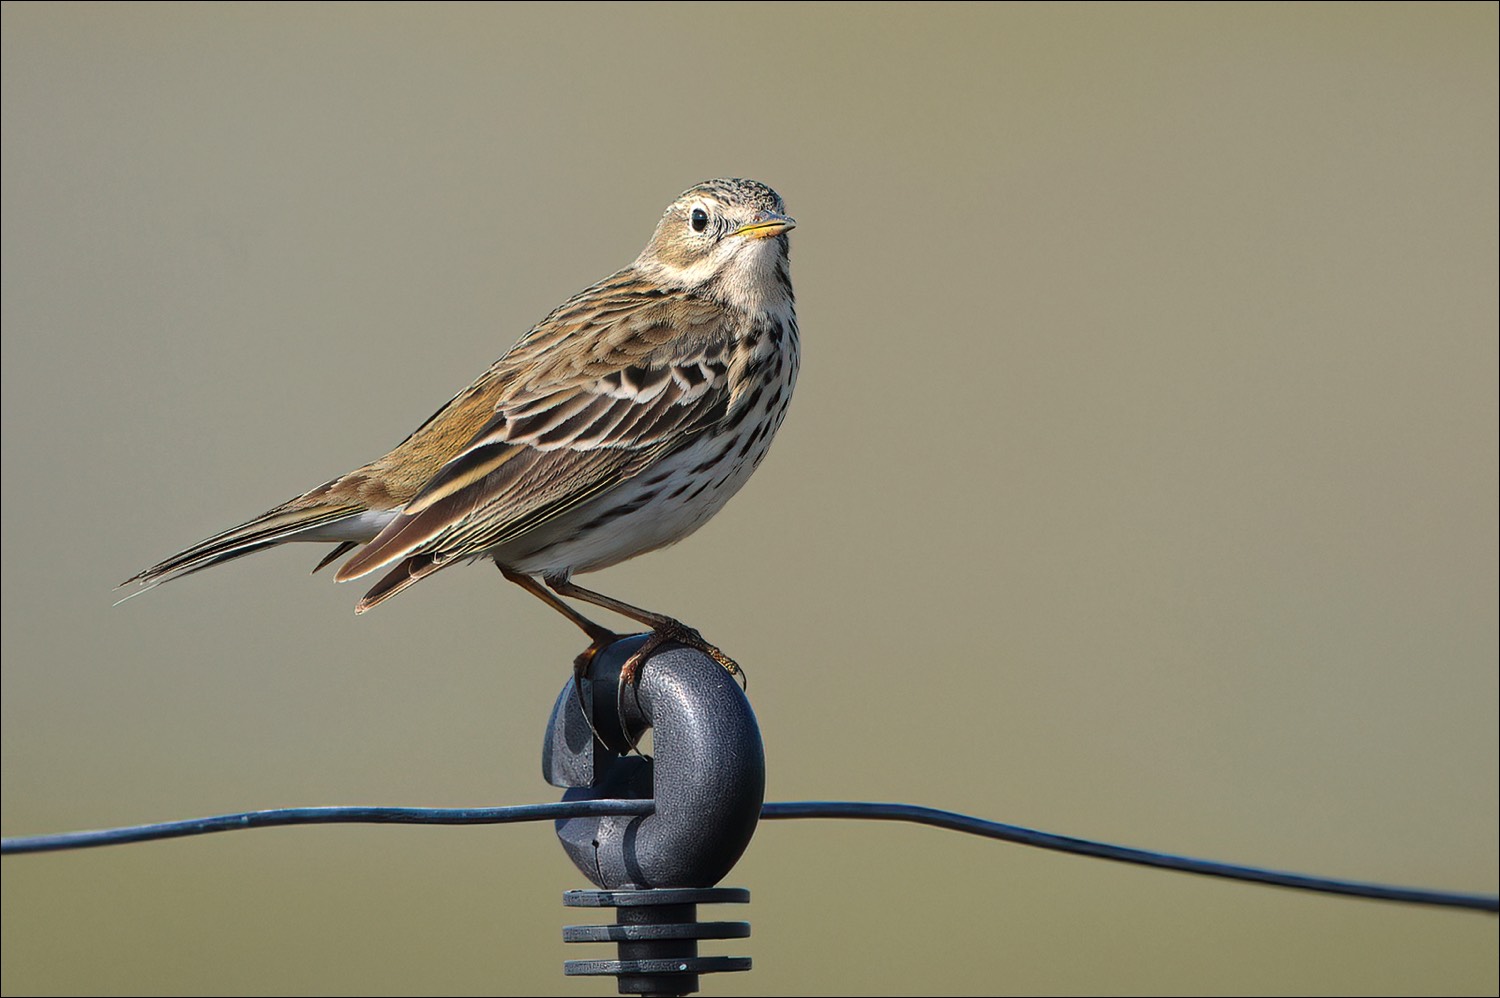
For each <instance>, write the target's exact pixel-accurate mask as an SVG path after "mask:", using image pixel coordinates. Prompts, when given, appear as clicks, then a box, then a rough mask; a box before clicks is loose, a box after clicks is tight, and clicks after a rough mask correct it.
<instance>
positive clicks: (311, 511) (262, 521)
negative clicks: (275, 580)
mask: <svg viewBox="0 0 1500 998" xmlns="http://www.w3.org/2000/svg"><path fill="white" fill-rule="evenodd" d="M363 512H365V507H363V506H321V507H320V506H312V507H307V508H303V509H284V508H280V507H278V508H277V509H273V510H271V511H270V512H268V513H264V514H262V515H261V516H258V517H256V518H255V519H253V520H250V521H248V522H246V523H242V524H240V525H239V526H237V527H230V528H229V529H228V530H225V531H223V532H222V533H218V534H215V535H214V536H212V537H210V538H208V539H207V540H203V541H199V542H198V543H197V544H194V545H193V546H192V547H190V548H187V549H186V550H184V551H179V552H178V553H177V554H174V555H173V556H172V557H170V558H168V559H166V560H165V561H161V562H158V563H157V564H155V565H152V566H151V567H150V568H148V569H146V570H145V571H143V572H139V573H137V574H135V575H132V576H131V577H130V578H128V579H126V580H125V581H124V582H122V583H120V586H121V587H124V586H129V585H137V586H139V587H140V590H139V592H145V591H146V590H147V589H153V588H155V587H156V586H159V585H161V584H162V583H163V582H169V581H171V580H172V579H180V578H182V577H183V576H185V575H192V574H193V573H194V572H201V571H203V570H204V569H205V568H212V567H213V566H215V565H222V564H223V563H224V562H226V561H233V560H234V559H235V558H243V557H244V556H245V555H247V554H253V553H254V552H256V551H261V550H264V549H265V548H268V547H274V546H275V545H277V544H282V543H285V542H286V541H293V540H304V539H305V540H312V539H314V538H311V537H303V535H304V534H308V533H309V532H312V531H317V530H319V529H320V528H326V527H329V526H330V525H332V524H336V523H339V522H341V521H343V520H348V519H350V518H352V517H355V516H358V515H360V514H361V513H363ZM319 539H321V538H319ZM328 539H329V540H338V539H339V538H336V537H331V538H328ZM354 543H356V542H350V541H344V542H343V543H341V544H339V546H338V547H337V548H335V550H334V553H333V554H332V555H330V556H329V557H327V558H325V559H323V561H322V562H321V563H319V565H318V568H322V567H323V566H324V565H326V564H328V562H330V561H332V560H333V559H334V558H337V557H338V556H339V555H340V554H343V553H345V552H346V551H348V550H349V549H350V547H352V546H353V545H354ZM314 571H317V569H314ZM131 595H137V594H136V593H132V594H131ZM126 598H127V599H128V598H129V597H126Z"/></svg>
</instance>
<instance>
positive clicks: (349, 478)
mask: <svg viewBox="0 0 1500 998" xmlns="http://www.w3.org/2000/svg"><path fill="white" fill-rule="evenodd" d="M795 225H796V221H795V220H794V219H793V218H792V217H791V216H790V215H788V214H787V213H786V208H785V205H784V204H783V202H782V199H781V196H780V195H779V194H777V193H776V192H775V191H774V190H772V189H771V188H770V187H768V186H766V185H765V184H762V183H759V182H757V181H753V180H743V179H733V178H723V179H717V180H708V181H704V182H702V183H699V184H695V185H693V186H692V187H690V188H688V189H687V190H686V191H684V192H683V193H682V194H681V195H679V196H678V197H677V198H676V199H675V200H673V201H672V202H671V204H669V205H668V206H667V208H666V210H665V211H664V212H663V214H662V216H661V219H660V220H659V221H658V223H657V225H656V229H655V231H654V233H653V234H652V236H651V239H650V241H649V242H648V243H647V244H646V247H645V249H643V250H642V251H641V253H640V255H639V256H637V257H636V258H635V260H634V261H633V262H632V263H630V264H629V265H628V266H626V267H624V268H623V269H621V270H619V271H617V272H615V273H614V274H612V275H610V276H609V277H606V278H605V279H604V280H602V281H599V282H598V283H596V284H592V285H590V286H589V287H586V288H584V289H583V290H582V291H580V292H578V293H577V294H575V295H573V296H572V297H571V298H569V299H567V300H566V301H564V302H563V303H562V304H561V305H558V306H557V307H556V308H555V309H553V310H552V311H551V312H550V313H549V314H548V315H547V316H546V317H545V318H543V319H542V320H541V321H540V322H538V323H537V324H536V325H535V326H533V327H532V328H531V330H530V331H529V332H527V333H526V334H525V335H524V336H522V337H521V338H520V340H518V341H517V342H516V343H515V345H514V346H512V347H511V348H510V349H509V350H508V351H506V353H505V354H504V355H503V356H502V357H501V358H500V359H499V360H497V361H495V363H494V364H493V365H491V366H490V368H489V369H488V370H486V371H485V372H484V373H483V374H481V375H480V376H479V377H478V378H477V379H475V381H474V382H473V383H472V384H470V385H469V386H468V387H467V388H464V389H463V390H462V391H460V392H459V393H458V394H456V395H454V396H453V398H452V399H450V400H449V401H448V402H447V404H445V405H444V406H443V407H442V408H440V409H439V410H438V411H437V412H436V413H434V414H433V415H432V416H431V417H429V418H428V419H427V421H426V422H424V423H422V425H421V426H419V427H417V429H416V430H415V431H413V432H412V433H411V434H410V435H409V436H408V437H407V438H406V439H405V440H403V441H402V442H401V443H399V444H397V445H396V447H395V448H394V449H392V450H391V451H390V452H389V453H387V454H385V455H384V456H382V457H380V458H377V459H376V460H374V461H372V462H370V463H369V464H366V465H364V466H362V467H359V468H356V469H354V470H353V471H350V472H348V473H347V474H344V475H340V476H339V477H337V478H334V479H331V480H330V481H327V482H324V483H323V484H321V485H319V486H317V487H316V488H313V489H310V490H309V491H307V492H304V493H302V494H301V495H298V496H296V497H294V498H292V499H289V500H287V501H286V502H284V503H281V504H280V505H278V506H274V507H272V508H271V509H269V510H267V511H265V512H264V513H262V514H260V515H259V516H257V517H255V518H253V519H251V520H248V521H246V522H244V523H241V524H239V525H238V526H235V527H231V528H229V529H228V530H225V531H222V532H221V533H217V534H215V535H213V536H212V537H209V538H207V539H206V540H203V541H200V542H199V543H197V544H194V545H192V546H191V547H189V548H186V549H185V550H183V551H180V552H178V553H177V554H174V555H172V556H171V557H170V558H167V559H165V560H163V561H161V562H158V563H157V564H155V565H152V566H151V567H150V568H147V569H145V570H144V571H141V572H139V573H137V574H136V575H134V576H132V577H130V578H129V579H127V580H126V581H125V582H123V583H121V586H122V587H127V586H134V587H135V588H136V592H134V593H132V594H131V596H134V595H138V594H139V593H140V592H144V591H146V590H149V589H152V588H154V587H155V586H157V585H159V584H160V583H162V582H166V581H169V580H172V579H177V578H181V577H183V576H186V575H191V574H193V573H195V572H199V571H202V570H203V569H206V568H211V567H213V566H215V565H220V564H223V563H224V562H227V561H232V560H234V559H236V558H240V557H243V556H244V555H248V554H252V553H254V552H256V551H261V550H265V549H267V548H271V547H276V546H278V545H281V544H285V543H289V542H293V541H308V542H320V543H332V544H333V545H334V547H333V549H332V550H331V551H330V552H328V554H327V555H326V556H325V557H324V558H323V559H322V560H321V561H319V562H318V564H317V565H316V567H314V569H313V572H314V573H316V572H318V571H319V570H321V569H323V568H325V567H327V566H328V565H330V564H332V563H334V562H336V561H338V560H339V559H340V558H342V557H344V556H345V555H350V557H349V558H348V560H346V561H344V562H343V563H342V564H341V565H340V566H339V568H338V569H337V570H336V572H335V573H334V578H335V579H336V580H337V581H339V582H347V581H350V580H353V579H360V578H364V577H366V576H372V575H376V573H380V574H379V575H378V576H377V579H376V581H375V582H374V584H373V585H372V586H371V587H370V589H369V590H368V591H367V592H366V593H365V594H364V596H363V598H362V599H360V600H359V602H358V604H357V605H356V607H355V612H356V613H364V612H366V611H368V610H370V609H373V608H374V607H376V606H378V605H379V604H381V603H383V602H384V601H386V600H387V599H389V598H391V597H392V596H394V595H396V594H397V593H399V592H401V591H402V590H404V589H406V588H407V587H409V586H411V585H413V584H414V583H416V582H419V581H421V580H422V579H425V578H426V577H428V576H429V575H431V574H433V573H434V572H437V571H438V570H440V569H443V568H446V567H448V566H449V565H453V564H456V563H459V562H469V561H474V560H482V559H489V560H492V561H494V563H495V564H496V565H497V566H498V567H499V569H500V571H501V573H502V574H503V575H504V577H505V578H506V579H508V580H509V581H511V582H513V583H515V584H516V585H518V586H520V587H521V588H522V589H525V590H526V591H527V592H529V593H531V594H532V595H533V596H535V597H537V598H539V599H540V600H542V601H543V602H544V603H546V604H547V605H548V606H550V607H552V608H553V609H554V610H556V611H557V612H559V613H561V614H562V615H563V616H564V617H566V618H567V619H568V620H570V621H572V622H573V623H574V624H575V625H577V626H578V627H579V628H580V629H581V630H583V631H584V633H585V634H586V635H587V636H588V637H589V638H590V639H591V644H590V645H589V648H588V649H587V650H585V652H584V653H583V654H581V655H579V656H578V658H577V659H576V660H575V669H576V670H579V672H580V674H581V673H582V671H583V670H585V669H586V668H587V663H588V662H589V661H590V660H591V659H592V658H593V656H594V655H595V654H596V653H597V652H599V651H600V650H602V649H603V648H604V647H606V646H607V645H609V644H610V643H612V642H613V641H615V640H616V639H617V638H618V637H619V635H618V634H616V633H615V632H613V631H611V630H609V629H608V628H606V627H603V626H602V625H600V624H597V623H595V622H594V621H592V620H590V619H589V618H588V617H586V616H585V615H584V614H583V613H582V612H580V611H579V610H577V609H575V608H574V607H573V606H572V605H570V604H569V603H568V602H566V600H570V599H571V600H576V601H579V602H583V603H588V604H592V605H594V606H597V607H600V608H603V609H606V610H609V611H612V612H614V613H618V614H620V615H622V616H624V617H627V618H630V619H632V620H635V621H637V622H639V623H642V624H645V625H647V626H648V627H649V628H650V629H651V631H650V634H649V635H648V636H647V639H646V640H645V641H644V642H643V643H642V645H641V646H640V647H639V648H638V649H637V650H636V651H635V652H634V653H633V654H632V655H631V656H630V658H629V659H627V661H626V663H625V666H624V669H623V670H622V677H623V678H624V679H625V680H626V681H627V682H629V681H634V680H636V679H637V678H638V675H639V670H640V668H641V667H642V665H643V664H644V663H645V661H646V659H647V658H648V657H649V656H650V655H651V654H652V653H653V652H654V651H656V650H657V649H658V648H660V647H661V646H662V645H663V644H666V643H668V642H675V643H679V644H684V645H687V646H690V647H695V648H698V649H700V650H702V651H703V652H705V653H707V654H708V655H710V656H711V657H713V658H714V659H715V660H716V661H718V662H719V664H720V665H722V666H723V667H724V668H726V669H727V670H729V671H730V672H731V673H738V672H739V669H738V666H737V664H736V663H735V662H734V660H733V659H731V658H729V657H728V656H727V655H725V654H724V653H723V652H722V651H721V650H720V649H719V648H718V647H717V646H715V645H712V644H710V643H709V642H707V641H706V640H705V639H704V638H703V636H702V635H701V634H700V633H699V632H698V631H697V630H696V629H694V628H692V627H689V626H687V625H685V624H683V623H682V622H681V621H679V620H677V619H676V618H674V617H670V616H668V615H666V614H662V613H657V612H655V611H651V610H646V609H643V608H641V607H638V606H633V605H631V604H629V603H626V602H624V601H622V600H618V599H615V598H613V597H610V596H606V595H604V594H603V593H600V592H596V591H594V590H591V589H586V588H583V587H582V586H580V585H578V584H577V583H576V582H574V581H573V577H574V576H575V575H579V574H582V573H585V572H592V571H596V570H599V569H603V568H607V567H609V566H611V565H615V564H618V563H620V562H622V561H625V560H626V559H629V558H633V557H635V556H637V555H640V554H644V553H646V552H649V551H653V550H656V549H659V548H662V547H665V546H667V545H669V544H673V543H675V542H677V541H679V540H682V539H683V538H684V537H686V536H688V535H689V534H691V533H692V532H693V531H695V530H697V529H698V528H699V527H701V526H703V524H704V523H706V522H707V521H708V520H709V518H710V517H712V516H713V515H714V514H715V513H717V512H718V511H719V510H720V509H721V508H722V507H723V506H724V504H725V503H726V502H727V501H728V500H729V499H730V497H731V496H733V495H734V494H735V493H736V492H738V491H739V489H740V488H741V486H743V485H744V484H745V482H746V481H747V480H748V479H749V477H750V475H751V473H752V472H753V471H754V470H755V469H756V467H757V466H759V464H760V463H761V461H762V459H763V458H764V457H765V456H766V453H767V451H768V450H769V448H770V446H771V440H772V438H773V437H774V436H775V434H776V431H777V430H778V429H779V428H780V427H781V425H782V422H783V420H784V419H785V418H786V413H787V407H788V405H789V403H790V401H791V396H792V390H793V388H794V386H795V385H796V381H797V371H798V367H799V363H800V353H801V347H800V337H799V331H798V327H797V315H796V307H795V301H794V297H793V294H792V281H791V271H790V263H789V240H788V237H787V233H788V232H789V231H790V230H791V229H792V228H793V227H794V226H795ZM126 598H127V599H129V598H130V596H127V597H126Z"/></svg>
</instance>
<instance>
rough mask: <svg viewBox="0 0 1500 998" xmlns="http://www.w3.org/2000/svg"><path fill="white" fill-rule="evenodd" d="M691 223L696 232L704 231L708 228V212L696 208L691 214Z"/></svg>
mask: <svg viewBox="0 0 1500 998" xmlns="http://www.w3.org/2000/svg"><path fill="white" fill-rule="evenodd" d="M689 224H691V225H692V227H693V231H694V232H702V231H703V230H704V229H706V228H708V212H706V211H704V210H703V209H702V208H694V209H693V213H692V215H691V216H689Z"/></svg>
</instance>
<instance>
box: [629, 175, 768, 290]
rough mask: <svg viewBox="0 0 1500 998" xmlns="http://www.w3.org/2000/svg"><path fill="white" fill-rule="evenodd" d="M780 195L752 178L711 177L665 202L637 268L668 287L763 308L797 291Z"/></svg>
mask: <svg viewBox="0 0 1500 998" xmlns="http://www.w3.org/2000/svg"><path fill="white" fill-rule="evenodd" d="M796 224H797V223H796V221H795V220H793V219H792V218H791V217H790V216H788V215H787V214H786V206H785V205H783V204H782V201H781V195H779V194H777V193H776V192H775V191H773V190H771V188H769V187H767V186H766V185H765V184H761V183H757V182H756V181H754V180H730V179H724V180H706V181H704V182H703V183H701V184H696V185H694V186H693V187H690V188H688V189H687V190H686V191H684V192H683V193H682V194H681V195H680V196H679V197H678V198H677V200H675V201H673V202H672V203H671V204H670V205H668V206H667V210H666V211H665V212H664V213H663V214H662V218H661V221H660V222H659V223H658V224H657V226H656V233H655V234H654V235H653V236H652V237H651V242H650V243H648V244H647V245H646V248H645V249H644V250H643V251H641V255H640V256H639V257H638V258H637V259H636V262H635V265H636V267H637V268H639V269H640V270H642V271H644V272H646V273H648V274H649V275H650V276H651V277H652V278H654V279H655V280H657V281H660V282H661V283H663V284H666V285H668V286H675V287H681V288H689V289H692V290H695V291H700V292H702V293H706V294H709V295H712V296H713V297H715V298H718V299H720V300H722V301H724V302H726V303H728V304H737V305H740V306H743V307H747V308H755V307H765V304H766V303H768V302H771V301H775V300H778V299H779V298H782V297H786V298H789V297H790V296H791V278H790V276H789V272H788V267H787V252H788V245H787V237H786V233H787V230H789V229H791V228H792V227H793V226H795V225H796Z"/></svg>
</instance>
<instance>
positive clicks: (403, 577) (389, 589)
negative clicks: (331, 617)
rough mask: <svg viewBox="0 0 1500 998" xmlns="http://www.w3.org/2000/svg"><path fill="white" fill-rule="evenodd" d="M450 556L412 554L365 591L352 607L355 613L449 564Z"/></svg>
mask: <svg viewBox="0 0 1500 998" xmlns="http://www.w3.org/2000/svg"><path fill="white" fill-rule="evenodd" d="M452 563H453V560H452V559H451V558H443V557H442V556H440V555H435V554H414V555H412V556H411V557H410V558H407V559H405V560H404V561H402V562H401V563H400V564H399V565H397V566H396V567H395V568H394V569H393V570H392V571H390V572H388V573H387V574H386V575H385V576H383V577H382V578H381V580H380V581H379V582H377V583H375V585H374V586H373V587H371V589H370V591H369V592H367V593H365V595H364V598H363V599H361V600H360V601H359V603H358V604H357V605H356V606H355V607H354V612H355V613H364V612H365V611H366V610H369V609H370V608H372V607H374V606H376V605H378V604H380V603H384V602H385V601H386V600H388V599H390V598H391V597H392V596H394V595H396V594H397V593H399V592H400V591H401V590H403V589H405V588H406V587H407V586H409V585H412V584H413V583H415V582H420V581H421V580H422V579H424V578H426V577H427V576H429V575H431V574H432V573H433V572H436V571H437V570H438V569H440V568H444V567H446V566H448V565H451V564H452Z"/></svg>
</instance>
